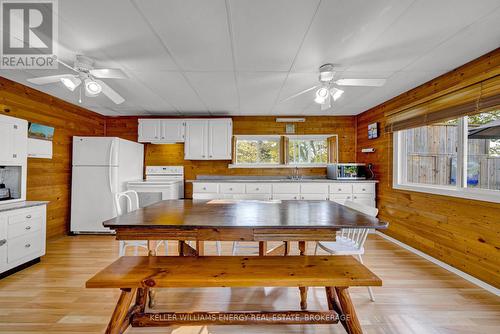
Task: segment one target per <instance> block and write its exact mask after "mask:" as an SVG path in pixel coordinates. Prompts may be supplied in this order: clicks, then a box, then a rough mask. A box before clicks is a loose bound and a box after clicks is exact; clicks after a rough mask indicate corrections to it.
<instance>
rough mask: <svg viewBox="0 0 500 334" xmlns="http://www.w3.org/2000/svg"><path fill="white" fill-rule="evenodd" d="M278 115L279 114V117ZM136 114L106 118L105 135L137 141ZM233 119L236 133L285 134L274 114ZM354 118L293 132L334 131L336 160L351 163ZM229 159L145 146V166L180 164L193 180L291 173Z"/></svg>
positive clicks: (313, 120) (312, 120)
mask: <svg viewBox="0 0 500 334" xmlns="http://www.w3.org/2000/svg"><path fill="white" fill-rule="evenodd" d="M280 117H281V116H280ZM137 119H138V117H114V118H107V120H106V135H107V136H118V137H121V138H125V139H129V140H134V141H136V140H137ZM232 119H233V133H234V134H235V135H248V134H285V123H276V117H270V116H248V117H247V116H237V117H232ZM355 126H356V124H355V118H354V117H353V116H344V117H323V116H321V117H306V121H305V122H303V123H295V132H296V134H337V135H338V136H339V161H341V162H353V161H354V160H355V152H356V149H355V147H356V131H355ZM229 163H230V161H228V160H220V161H192V160H184V144H165V145H154V144H147V145H146V146H145V165H153V166H154V165H183V166H184V173H185V178H186V180H193V179H196V176H197V175H291V173H292V172H293V170H292V169H289V168H262V169H254V168H247V169H241V168H236V169H234V168H233V169H229V168H228V167H227V165H228V164H229ZM300 172H301V174H302V175H325V174H326V169H325V168H301V169H300ZM185 189H186V190H185V195H186V197H188V198H189V197H191V196H192V185H191V183H186V187H185Z"/></svg>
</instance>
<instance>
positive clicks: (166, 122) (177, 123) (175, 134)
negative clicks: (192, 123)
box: [161, 119, 186, 143]
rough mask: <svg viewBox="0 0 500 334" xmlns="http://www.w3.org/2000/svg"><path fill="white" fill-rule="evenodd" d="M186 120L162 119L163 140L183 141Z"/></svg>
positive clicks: (170, 141)
mask: <svg viewBox="0 0 500 334" xmlns="http://www.w3.org/2000/svg"><path fill="white" fill-rule="evenodd" d="M185 129H186V121H185V120H183V119H163V120H161V141H162V142H168V143H183V142H184V132H185Z"/></svg>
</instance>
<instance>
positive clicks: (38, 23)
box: [0, 0, 57, 69]
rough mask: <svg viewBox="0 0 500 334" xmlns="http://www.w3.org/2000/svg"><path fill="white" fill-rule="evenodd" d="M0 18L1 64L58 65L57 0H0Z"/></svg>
mask: <svg viewBox="0 0 500 334" xmlns="http://www.w3.org/2000/svg"><path fill="white" fill-rule="evenodd" d="M0 18H1V21H2V34H1V42H0V47H1V50H0V54H1V57H2V58H1V63H0V68H2V69H55V68H57V61H56V60H55V58H56V57H55V55H56V49H57V43H56V42H57V0H31V1H20V0H0Z"/></svg>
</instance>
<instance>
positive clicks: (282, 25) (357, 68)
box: [0, 0, 500, 116]
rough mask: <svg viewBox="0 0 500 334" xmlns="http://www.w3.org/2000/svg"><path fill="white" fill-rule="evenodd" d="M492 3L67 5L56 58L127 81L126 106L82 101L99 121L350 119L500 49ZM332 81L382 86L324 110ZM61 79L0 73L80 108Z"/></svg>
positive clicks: (121, 86) (341, 0)
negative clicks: (324, 86)
mask: <svg viewBox="0 0 500 334" xmlns="http://www.w3.org/2000/svg"><path fill="white" fill-rule="evenodd" d="M498 22H500V0H475V1H470V0H439V1H436V0H370V1H366V0H321V1H320V0H225V1H224V0H167V1H165V0H130V1H124V0H108V1H102V0H86V1H81V0H64V1H59V57H60V58H61V59H63V60H65V61H67V62H69V63H72V62H73V59H74V56H75V55H76V54H84V55H86V56H90V57H92V58H95V59H96V67H119V68H121V69H123V70H124V71H125V72H126V73H127V75H128V76H129V78H130V79H124V80H111V79H105V81H106V82H107V83H108V84H109V85H110V86H111V87H113V88H114V89H115V90H116V91H118V92H119V93H120V94H121V95H123V96H124V98H125V99H126V102H124V103H123V104H121V105H115V104H113V103H112V102H111V101H109V100H108V99H107V98H105V97H102V96H100V97H96V98H84V101H83V106H84V107H86V108H88V109H91V110H94V111H96V112H98V113H101V114H104V115H111V116H118V115H148V114H153V115H160V114H161V115H226V114H227V115H228V114H230V115H355V114H359V113H361V112H363V111H365V110H367V109H368V108H370V107H373V106H375V105H377V104H379V103H381V102H384V101H386V100H388V99H390V98H392V97H394V96H396V95H398V94H400V93H402V92H404V91H406V90H408V89H411V88H413V87H415V86H418V85H420V84H422V83H424V82H426V81H428V80H430V79H432V78H434V77H436V76H438V75H441V74H443V73H445V72H448V71H449V70H451V69H453V68H456V67H458V66H460V65H462V64H464V63H466V62H468V61H470V60H472V59H474V58H477V57H479V56H480V55H482V54H485V53H487V52H489V51H491V50H493V49H495V48H497V47H499V46H500V24H499V23H498ZM328 62H331V63H335V64H338V66H339V67H338V71H339V72H338V73H337V76H336V77H337V78H386V79H387V84H386V85H385V86H384V87H381V88H372V87H346V88H345V89H344V88H343V89H344V90H345V93H344V95H343V96H342V98H341V99H340V100H338V101H337V102H336V103H335V104H334V106H333V107H332V108H331V109H330V110H326V111H320V108H319V105H317V104H315V103H314V102H312V100H313V95H314V92H313V91H311V92H310V93H308V94H303V95H301V96H299V97H297V98H295V99H292V100H289V101H287V102H284V103H281V102H280V101H281V100H283V99H284V98H286V97H288V96H290V95H293V94H295V93H297V92H299V91H301V90H304V89H306V88H308V87H310V86H313V85H316V84H317V82H318V81H317V80H318V79H317V77H318V73H317V69H318V67H319V66H320V65H322V64H324V63H328ZM67 72H68V71H67V70H66V69H65V68H60V69H59V70H51V71H49V70H30V71H21V70H10V71H6V70H0V75H1V76H4V77H7V78H9V79H12V80H15V81H17V82H20V83H23V84H25V85H28V86H32V87H34V88H36V89H39V90H42V91H44V92H47V93H49V94H51V95H54V96H57V97H60V98H62V99H64V100H67V101H69V102H71V103H75V104H78V102H77V99H78V96H77V93H76V92H75V93H73V92H70V91H68V90H67V89H65V88H64V87H63V86H62V84H60V83H57V84H51V85H46V86H34V85H32V84H29V83H28V82H27V81H26V79H27V78H30V77H33V76H42V75H53V74H58V73H67Z"/></svg>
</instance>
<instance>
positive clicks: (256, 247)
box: [232, 241, 259, 256]
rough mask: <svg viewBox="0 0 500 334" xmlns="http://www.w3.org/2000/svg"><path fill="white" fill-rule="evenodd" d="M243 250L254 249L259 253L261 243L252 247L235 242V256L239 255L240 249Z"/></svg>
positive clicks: (233, 252)
mask: <svg viewBox="0 0 500 334" xmlns="http://www.w3.org/2000/svg"><path fill="white" fill-rule="evenodd" d="M242 248H246V249H253V250H255V251H257V253H258V252H259V243H257V244H252V245H240V244H239V241H233V251H232V254H233V256H234V255H236V253H238V249H242Z"/></svg>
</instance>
